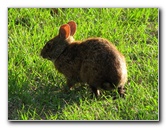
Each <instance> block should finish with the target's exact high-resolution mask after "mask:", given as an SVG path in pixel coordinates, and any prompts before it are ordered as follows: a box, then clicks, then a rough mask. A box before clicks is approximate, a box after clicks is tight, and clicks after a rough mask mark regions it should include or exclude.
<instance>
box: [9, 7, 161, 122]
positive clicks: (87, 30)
mask: <svg viewBox="0 0 166 128" xmlns="http://www.w3.org/2000/svg"><path fill="white" fill-rule="evenodd" d="M158 16H159V10H158V8H63V9H62V8H58V9H50V8H8V119H9V120H111V121H115V120H155V121H158V120H159V83H158V79H159V78H158V66H159V64H158V62H159V61H158V60H159V58H158V57H159V56H158V55H159V51H158V49H159V48H158V46H159V41H158V24H159V22H158ZM70 20H74V21H75V22H76V23H77V25H78V26H77V32H76V34H75V36H74V37H75V39H76V40H84V39H86V38H89V37H102V38H106V39H108V40H109V41H110V42H112V43H113V44H114V45H115V46H116V47H117V49H118V50H119V51H121V52H122V53H123V55H124V56H125V57H126V62H127V69H128V82H127V84H126V85H125V87H126V97H125V99H124V98H120V97H118V98H117V99H116V100H113V98H112V95H111V92H108V91H103V96H102V97H100V98H99V99H96V98H91V92H90V89H89V87H88V86H81V85H79V84H78V85H76V86H75V88H74V89H73V90H71V91H66V80H65V78H64V76H63V75H62V74H60V73H58V72H57V71H56V69H55V68H54V65H53V63H52V62H51V61H47V60H45V59H43V58H42V57H41V56H40V51H41V49H42V48H43V46H44V45H45V42H46V41H48V40H50V39H51V38H53V37H54V36H56V35H57V34H58V31H59V27H60V26H61V25H62V24H64V23H67V22H68V21H70ZM115 93H116V91H115Z"/></svg>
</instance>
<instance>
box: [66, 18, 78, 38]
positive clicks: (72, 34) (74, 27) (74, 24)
mask: <svg viewBox="0 0 166 128" xmlns="http://www.w3.org/2000/svg"><path fill="white" fill-rule="evenodd" d="M67 24H68V25H69V26H70V35H71V36H74V34H75V32H76V29H77V24H76V23H75V22H74V21H70V22H68V23H67Z"/></svg>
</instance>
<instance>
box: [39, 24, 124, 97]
mask: <svg viewBox="0 0 166 128" xmlns="http://www.w3.org/2000/svg"><path fill="white" fill-rule="evenodd" d="M76 29H77V24H76V23H75V22H74V21H70V22H68V23H67V24H64V25H62V26H61V27H60V29H59V34H58V35H57V36H55V37H54V38H52V39H51V40H49V41H48V42H47V43H46V44H45V46H44V47H43V49H42V50H41V56H42V57H43V58H44V59H48V60H50V61H52V62H53V63H54V65H55V68H56V69H57V70H58V72H60V73H62V74H63V75H64V76H65V78H66V80H67V85H68V87H69V89H72V87H73V86H74V85H75V84H76V83H86V84H88V85H89V86H90V88H91V90H92V94H95V96H96V97H98V96H100V89H104V90H112V89H118V93H119V94H120V96H122V97H123V96H124V94H125V91H124V85H125V83H126V82H127V66H126V61H125V57H124V56H123V55H122V53H120V52H119V51H118V50H117V48H116V47H115V46H114V45H113V44H112V43H110V42H109V41H108V40H107V39H104V38H100V37H96V38H88V39H86V40H84V41H75V40H74V38H73V36H74V34H75V33H76Z"/></svg>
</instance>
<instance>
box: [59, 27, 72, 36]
mask: <svg viewBox="0 0 166 128" xmlns="http://www.w3.org/2000/svg"><path fill="white" fill-rule="evenodd" d="M59 36H60V37H61V38H65V39H67V38H68V37H69V36H70V26H69V25H68V24H64V25H62V26H61V27H60V29H59Z"/></svg>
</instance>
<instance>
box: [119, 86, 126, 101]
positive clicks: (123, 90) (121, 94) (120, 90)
mask: <svg viewBox="0 0 166 128" xmlns="http://www.w3.org/2000/svg"><path fill="white" fill-rule="evenodd" d="M118 93H119V95H120V97H122V98H125V89H124V87H123V86H120V87H118Z"/></svg>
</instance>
